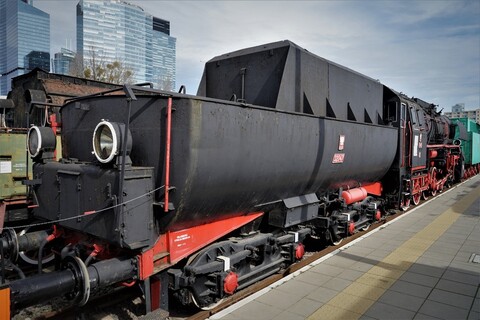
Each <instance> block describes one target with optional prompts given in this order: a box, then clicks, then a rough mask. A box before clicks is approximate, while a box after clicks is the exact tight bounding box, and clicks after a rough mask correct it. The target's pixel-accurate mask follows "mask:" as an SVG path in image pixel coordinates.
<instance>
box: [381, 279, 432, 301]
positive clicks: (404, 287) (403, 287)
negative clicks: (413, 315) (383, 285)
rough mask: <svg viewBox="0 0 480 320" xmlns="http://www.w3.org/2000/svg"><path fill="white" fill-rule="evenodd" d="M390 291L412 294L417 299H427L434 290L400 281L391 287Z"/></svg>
mask: <svg viewBox="0 0 480 320" xmlns="http://www.w3.org/2000/svg"><path fill="white" fill-rule="evenodd" d="M390 290H393V291H397V292H401V293H405V294H411V295H412V296H415V297H420V298H427V297H428V295H429V294H430V292H431V291H432V288H429V287H425V286H421V285H418V284H414V283H410V282H406V281H402V280H398V281H397V282H395V283H394V284H393V285H392V286H391V287H390Z"/></svg>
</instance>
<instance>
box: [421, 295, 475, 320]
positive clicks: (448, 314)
mask: <svg viewBox="0 0 480 320" xmlns="http://www.w3.org/2000/svg"><path fill="white" fill-rule="evenodd" d="M418 312H419V313H422V314H426V315H429V316H432V317H437V318H440V319H445V320H456V319H462V320H463V319H466V318H467V316H468V310H465V309H462V308H458V307H454V306H450V305H446V304H443V303H440V302H436V301H431V300H426V301H425V303H424V304H423V306H422V307H421V308H420V310H419V311H418Z"/></svg>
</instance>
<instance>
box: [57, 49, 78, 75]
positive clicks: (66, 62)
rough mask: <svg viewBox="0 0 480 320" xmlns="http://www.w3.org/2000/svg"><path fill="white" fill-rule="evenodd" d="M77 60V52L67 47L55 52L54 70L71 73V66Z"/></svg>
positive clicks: (60, 72)
mask: <svg viewBox="0 0 480 320" xmlns="http://www.w3.org/2000/svg"><path fill="white" fill-rule="evenodd" d="M74 61H75V52H74V51H72V50H68V49H65V48H62V49H60V52H57V53H55V58H54V59H53V72H54V73H59V74H66V75H70V68H71V66H72V64H73V63H74Z"/></svg>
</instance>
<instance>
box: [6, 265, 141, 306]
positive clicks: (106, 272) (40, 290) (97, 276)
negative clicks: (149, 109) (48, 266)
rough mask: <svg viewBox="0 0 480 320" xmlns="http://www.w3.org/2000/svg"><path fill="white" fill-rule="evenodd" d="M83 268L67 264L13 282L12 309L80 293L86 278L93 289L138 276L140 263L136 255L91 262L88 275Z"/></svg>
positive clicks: (11, 287) (11, 290)
mask: <svg viewBox="0 0 480 320" xmlns="http://www.w3.org/2000/svg"><path fill="white" fill-rule="evenodd" d="M79 270H80V269H75V268H68V269H65V270H61V271H55V272H50V273H44V274H39V275H35V276H32V277H29V278H26V279H21V280H17V281H14V282H11V283H10V285H9V286H10V292H11V294H10V297H11V302H12V304H11V305H12V309H15V310H18V309H20V308H25V307H28V306H31V305H34V304H38V303H41V302H44V301H48V300H50V299H52V298H55V297H59V296H62V295H66V294H71V295H72V296H77V295H79V294H80V295H81V294H82V292H78V291H79V288H81V287H82V285H81V284H82V283H83V281H84V280H85V279H88V280H89V287H90V289H91V290H94V289H98V288H103V287H106V286H109V285H111V284H114V283H118V282H124V281H128V280H131V279H133V278H135V277H136V270H137V265H136V263H135V260H133V259H123V260H122V259H118V258H113V259H109V260H103V261H100V262H97V263H95V264H92V265H90V266H89V267H88V268H87V269H86V270H87V272H88V277H86V276H85V275H83V274H82V273H81V271H80V272H79Z"/></svg>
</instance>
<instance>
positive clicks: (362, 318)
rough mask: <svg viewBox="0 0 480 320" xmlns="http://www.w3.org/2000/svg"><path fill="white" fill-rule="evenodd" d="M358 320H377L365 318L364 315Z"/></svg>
mask: <svg viewBox="0 0 480 320" xmlns="http://www.w3.org/2000/svg"><path fill="white" fill-rule="evenodd" d="M358 320H377V319H376V318H372V317H369V316H366V315H363V316H361V317H360V318H358Z"/></svg>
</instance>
